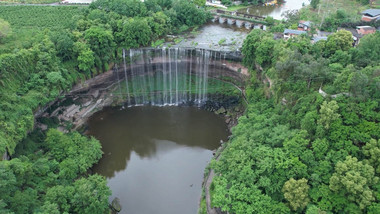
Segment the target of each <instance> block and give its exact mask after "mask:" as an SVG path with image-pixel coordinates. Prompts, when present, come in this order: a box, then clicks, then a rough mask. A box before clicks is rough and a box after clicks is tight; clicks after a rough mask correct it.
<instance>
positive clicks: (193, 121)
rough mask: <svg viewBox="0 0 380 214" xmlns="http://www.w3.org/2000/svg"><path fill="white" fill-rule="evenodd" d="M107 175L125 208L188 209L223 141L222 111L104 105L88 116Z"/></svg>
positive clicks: (170, 212) (99, 168) (139, 212)
mask: <svg viewBox="0 0 380 214" xmlns="http://www.w3.org/2000/svg"><path fill="white" fill-rule="evenodd" d="M88 128H89V129H88V132H87V134H88V135H92V136H95V137H96V138H97V139H99V140H100V142H101V144H102V147H103V148H102V150H103V152H104V155H103V157H102V159H101V160H100V161H99V163H98V164H97V165H95V166H94V168H93V170H94V172H96V173H99V174H101V175H104V176H105V177H106V178H107V182H108V186H109V187H110V188H111V190H112V197H111V198H110V201H112V200H113V198H114V197H118V198H119V199H120V203H121V205H122V207H123V209H122V211H121V213H128V214H151V213H155V214H178V213H181V214H187V213H188V214H194V213H197V210H198V203H199V199H200V196H201V189H202V180H203V172H204V169H205V167H206V166H207V164H208V162H209V161H210V160H211V157H212V150H214V149H216V148H217V147H219V145H220V141H221V140H223V141H226V140H227V136H228V130H227V126H226V124H225V123H224V120H223V118H222V117H220V116H218V115H216V114H214V113H212V112H208V111H205V110H201V109H198V108H194V107H175V106H171V107H155V106H143V107H131V108H125V109H121V108H120V107H118V108H116V107H113V108H106V109H104V110H102V111H100V112H97V113H95V114H94V115H93V116H92V117H91V118H90V119H89V121H88Z"/></svg>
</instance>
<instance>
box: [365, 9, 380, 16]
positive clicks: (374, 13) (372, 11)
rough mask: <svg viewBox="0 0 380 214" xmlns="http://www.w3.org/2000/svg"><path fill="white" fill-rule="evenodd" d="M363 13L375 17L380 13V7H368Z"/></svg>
mask: <svg viewBox="0 0 380 214" xmlns="http://www.w3.org/2000/svg"><path fill="white" fill-rule="evenodd" d="M362 14H364V15H368V16H372V17H375V16H378V15H380V9H368V10H365V11H363V12H362Z"/></svg>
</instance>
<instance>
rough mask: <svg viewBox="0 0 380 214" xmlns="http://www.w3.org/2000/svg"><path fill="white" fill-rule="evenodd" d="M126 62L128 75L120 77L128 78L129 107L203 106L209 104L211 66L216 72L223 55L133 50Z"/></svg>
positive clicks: (125, 91) (182, 50)
mask: <svg viewBox="0 0 380 214" xmlns="http://www.w3.org/2000/svg"><path fill="white" fill-rule="evenodd" d="M128 52H129V54H128ZM128 57H129V59H128ZM123 58H124V59H123V63H124V66H123V67H124V72H121V71H119V72H120V75H121V76H120V75H119V76H120V78H123V76H124V79H125V83H124V82H123V83H121V86H120V87H121V94H122V95H123V97H124V96H125V99H126V102H127V105H128V106H138V105H147V104H150V105H158V106H162V105H181V104H186V103H189V102H192V103H195V104H196V105H198V106H201V105H203V104H204V103H205V102H206V101H207V94H208V85H209V81H208V78H209V68H210V64H211V63H213V66H211V67H212V68H213V69H215V68H216V66H215V61H220V60H221V53H218V52H215V51H211V50H205V49H187V48H169V49H168V48H163V49H130V50H123ZM128 61H129V62H130V63H129V65H128Z"/></svg>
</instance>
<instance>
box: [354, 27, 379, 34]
mask: <svg viewBox="0 0 380 214" xmlns="http://www.w3.org/2000/svg"><path fill="white" fill-rule="evenodd" d="M356 31H358V33H360V34H362V35H367V34H371V33H375V32H376V28H374V27H371V26H357V27H356Z"/></svg>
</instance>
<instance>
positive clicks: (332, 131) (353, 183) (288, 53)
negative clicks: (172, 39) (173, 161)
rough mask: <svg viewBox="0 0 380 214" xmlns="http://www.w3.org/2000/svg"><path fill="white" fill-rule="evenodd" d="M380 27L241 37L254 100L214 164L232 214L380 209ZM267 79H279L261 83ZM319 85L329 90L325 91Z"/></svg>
mask: <svg viewBox="0 0 380 214" xmlns="http://www.w3.org/2000/svg"><path fill="white" fill-rule="evenodd" d="M379 44H380V33H379V32H377V33H375V34H372V35H367V36H365V37H363V38H362V39H361V41H360V44H359V45H358V46H357V47H356V48H353V47H352V36H351V33H350V32H348V31H344V30H342V31H338V32H336V33H334V34H332V35H330V36H329V37H328V39H327V40H326V41H325V40H321V41H319V42H317V43H315V44H314V45H312V44H311V43H310V38H308V37H307V36H303V37H298V38H292V39H289V40H287V41H284V40H274V39H273V35H272V34H271V33H267V32H264V31H261V30H253V31H252V32H251V33H250V34H249V35H248V37H247V39H246V40H245V41H244V44H243V49H242V51H243V54H244V56H245V58H244V64H245V65H247V66H249V67H250V68H251V81H250V84H249V86H248V88H247V89H246V90H247V91H246V93H247V97H248V99H249V101H250V105H249V106H248V108H247V112H246V114H245V115H244V116H242V117H240V118H239V124H238V125H237V126H236V127H234V128H233V129H232V136H233V137H232V139H231V140H230V142H229V143H228V144H227V146H226V148H225V149H224V151H223V152H222V153H221V155H220V159H219V160H218V161H216V160H214V161H213V162H212V163H211V167H212V168H213V169H214V170H215V172H216V173H217V175H218V176H216V177H214V180H213V184H212V186H211V188H212V204H213V206H215V207H221V208H222V210H223V211H228V212H229V213H307V214H321V213H373V214H375V213H379V210H380V182H379V177H380V162H379V160H380V159H379V157H380V141H379V138H380V125H379V120H380V113H379V110H380V106H379V101H380V76H379V75H380V46H379ZM268 79H269V80H270V81H269V82H271V83H272V84H263V82H268V81H264V80H268ZM320 90H322V91H324V92H325V94H324V93H319V91H320Z"/></svg>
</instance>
